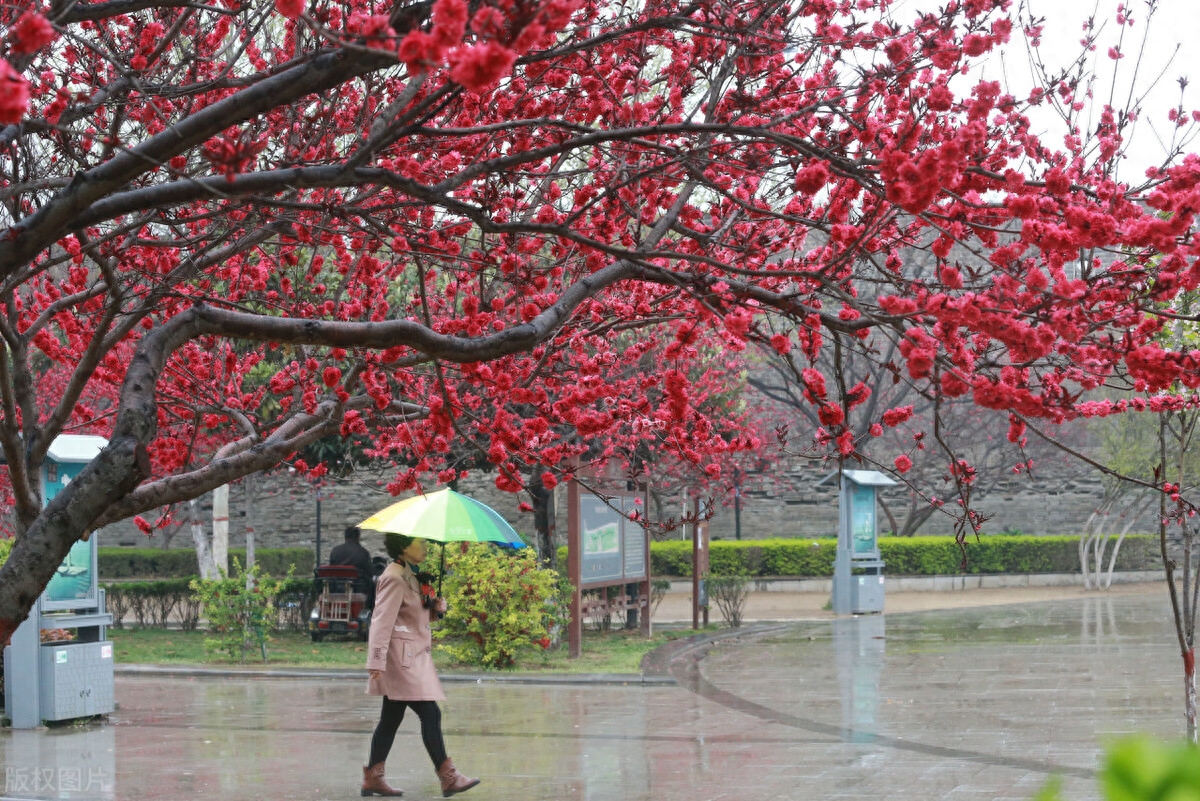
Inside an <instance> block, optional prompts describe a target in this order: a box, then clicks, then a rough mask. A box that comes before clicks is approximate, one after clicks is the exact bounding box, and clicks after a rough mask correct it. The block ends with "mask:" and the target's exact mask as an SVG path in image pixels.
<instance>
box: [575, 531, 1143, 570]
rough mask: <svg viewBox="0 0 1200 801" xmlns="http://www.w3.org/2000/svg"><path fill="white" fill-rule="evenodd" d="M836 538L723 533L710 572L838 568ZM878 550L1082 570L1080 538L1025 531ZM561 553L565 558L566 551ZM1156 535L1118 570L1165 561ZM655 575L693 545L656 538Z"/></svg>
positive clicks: (896, 555)
mask: <svg viewBox="0 0 1200 801" xmlns="http://www.w3.org/2000/svg"><path fill="white" fill-rule="evenodd" d="M836 549H837V541H836V540H835V539H833V538H822V539H815V540H814V539H786V540H785V539H774V540H734V541H729V540H718V541H716V542H713V543H711V544H710V549H709V571H710V574H712V575H738V574H744V575H746V576H748V577H750V578H760V577H766V576H806V577H807V576H812V577H826V576H832V575H833V559H834V555H835V551H836ZM879 551H880V555H881V557H882V559H883V560H884V562H886V563H887V568H886V571H887V573H888V574H890V575H894V576H937V575H955V574H959V573H963V572H966V573H1074V572H1077V571H1078V570H1079V538H1078V537H1075V536H1058V537H1037V536H1030V535H1024V534H1008V535H1005V536H995V537H992V536H984V537H980V538H979V539H978V540H974V539H969V540H968V541H967V545H966V549H965V555H966V568H965V570H964V567H963V556H964V550H963V548H961V547H960V546H959V545H958V543H957V542H955V541H954V538H953V537H881V538H880V539H879ZM560 558H561V559H562V560H563V561H562V564H565V563H566V562H565V560H566V553H565V551H564V552H561V553H560ZM1160 561H1161V560H1160V557H1159V552H1158V540H1157V538H1155V537H1154V536H1152V535H1130V536H1128V537H1126V538H1125V541H1124V542H1123V543H1122V545H1121V551H1120V554H1119V556H1118V559H1117V566H1116V567H1117V569H1118V570H1153V569H1156V568H1158V567H1159V566H1160ZM650 565H651V572H652V573H653V575H655V576H690V575H692V544H691V542H689V541H686V540H669V541H666V542H653V543H651V544H650Z"/></svg>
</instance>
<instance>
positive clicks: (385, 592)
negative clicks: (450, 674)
mask: <svg viewBox="0 0 1200 801" xmlns="http://www.w3.org/2000/svg"><path fill="white" fill-rule="evenodd" d="M432 619H433V618H432V612H431V610H429V609H426V608H425V607H424V606H422V605H421V591H420V585H419V584H418V583H417V578H416V576H414V575H413V573H412V570H410V569H409V567H408V565H405V566H403V567H401V566H400V565H399V564H397V563H395V562H392V563H391V564H389V565H388V566H387V569H386V570H384V571H383V575H381V576H380V577H379V583H378V584H377V585H376V589H375V611H374V612H372V613H371V634H370V639H369V641H368V643H367V670H382V671H383V673H382V674H381V675H380V676H379V678H373V679H369V680H368V681H367V694H368V695H386V696H387V697H388V698H390V699H392V700H393V701H445V700H446V694H445V693H444V692H442V683H441V682H440V681H439V680H438V677H437V672H436V671H435V670H434V668H433V655H432V650H433V637H432V633H431V631H430V628H429V624H430V622H431V621H432Z"/></svg>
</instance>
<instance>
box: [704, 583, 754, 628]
mask: <svg viewBox="0 0 1200 801" xmlns="http://www.w3.org/2000/svg"><path fill="white" fill-rule="evenodd" d="M705 586H706V587H707V589H708V600H709V601H710V602H711V603H714V604H716V606H717V609H718V610H720V612H721V617H722V619H724V621H725V623H726V625H728V626H729V627H730V628H731V629H736V628H737V627H739V626H741V625H742V616H743V614H744V612H745V610H746V598H747V597H749V595H750V581H749V579H748V578H747V577H746V575H745V574H744V573H742V574H733V575H730V574H726V575H714V576H709V577H708V578H707V579H705Z"/></svg>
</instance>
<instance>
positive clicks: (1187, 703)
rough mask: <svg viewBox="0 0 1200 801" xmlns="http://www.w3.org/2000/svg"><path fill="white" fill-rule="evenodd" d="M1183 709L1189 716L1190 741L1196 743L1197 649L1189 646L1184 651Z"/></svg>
mask: <svg viewBox="0 0 1200 801" xmlns="http://www.w3.org/2000/svg"><path fill="white" fill-rule="evenodd" d="M1183 709H1184V715H1185V716H1186V717H1187V738H1188V742H1190V743H1192V744H1195V743H1197V742H1198V741H1197V739H1196V649H1195V648H1189V649H1187V650H1186V651H1184V652H1183Z"/></svg>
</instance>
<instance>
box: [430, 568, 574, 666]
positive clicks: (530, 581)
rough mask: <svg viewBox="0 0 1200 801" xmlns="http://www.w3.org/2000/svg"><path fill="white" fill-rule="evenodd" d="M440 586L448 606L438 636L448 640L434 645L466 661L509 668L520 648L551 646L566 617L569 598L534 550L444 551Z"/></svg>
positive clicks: (555, 574) (461, 660)
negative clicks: (441, 585)
mask: <svg viewBox="0 0 1200 801" xmlns="http://www.w3.org/2000/svg"><path fill="white" fill-rule="evenodd" d="M442 589H443V593H444V594H445V597H446V600H447V602H448V603H449V606H450V608H449V610H448V611H447V613H446V616H445V618H444V619H443V621H442V627H441V628H440V629H439V630H438V631H437V632H436V636H437V637H438V638H439V639H443V640H447V641H448V642H446V643H443V644H441V645H439V646H438V647H439V648H441V649H442V650H443V651H445V652H446V653H448V654H449V655H450V656H451V657H452V658H454V659H456V660H458V661H460V662H463V663H465V664H471V665H480V666H483V667H487V668H510V667H513V666H514V665H515V664H516V662H517V657H518V656H519V654H520V653H521V651H522V650H524V649H527V648H531V647H535V646H538V647H542V648H549V647H550V645H551V644H552V643H553V642H554V640H555V638H556V636H557V632H558V631H559V630H561V629H562V628H563V627H565V625H566V622H567V619H568V617H567V615H568V603H569V599H570V596H567V595H564V594H563V592H562V582H561V580H560V579H559V575H558V573H556V572H555V571H553V570H546V569H541V568H539V567H538V565H537V556H536V555H535V554H534V553H533V549H532V548H523V549H521V550H519V551H507V550H502V549H500V548H495V547H490V546H473V547H469V548H467V549H466V551H465V552H459V551H458V549H454V548H451V549H448V550H447V554H446V575H445V579H444V586H443V588H442Z"/></svg>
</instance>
